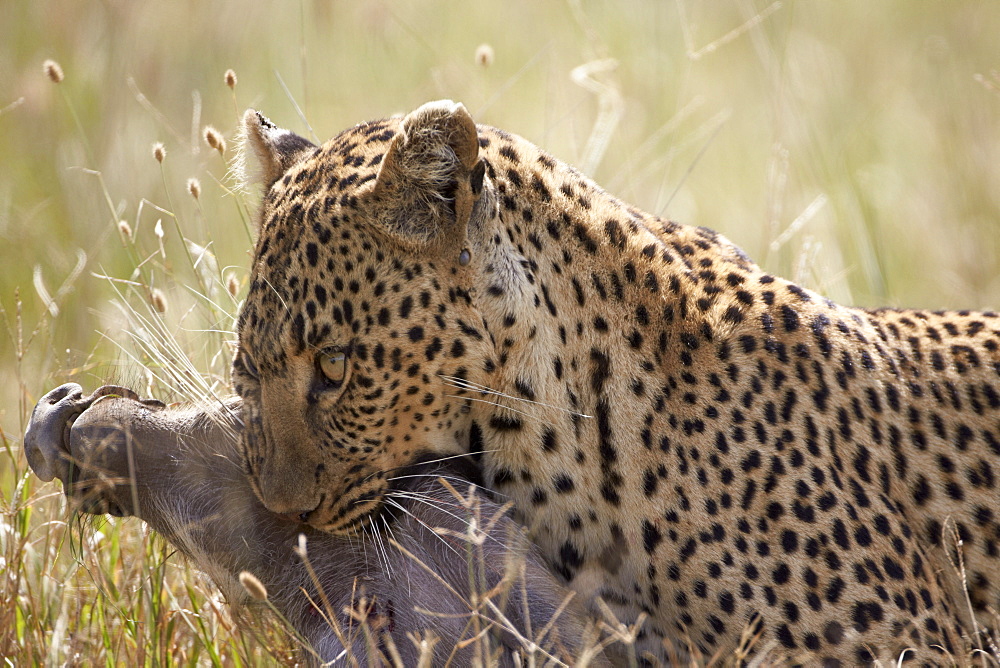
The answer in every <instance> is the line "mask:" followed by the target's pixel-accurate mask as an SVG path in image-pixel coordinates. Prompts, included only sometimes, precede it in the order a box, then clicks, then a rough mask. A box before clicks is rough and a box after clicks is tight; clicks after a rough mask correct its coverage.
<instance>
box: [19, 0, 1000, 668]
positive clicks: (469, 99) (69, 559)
mask: <svg viewBox="0 0 1000 668" xmlns="http://www.w3.org/2000/svg"><path fill="white" fill-rule="evenodd" d="M997 34H1000V7H997V6H994V5H992V4H987V3H961V4H957V3H936V4H925V3H920V4H919V5H918V4H916V3H912V2H909V1H908V0H898V1H897V2H882V3H863V2H849V3H795V2H767V1H765V2H759V1H757V2H755V1H751V0H733V1H731V2H728V1H726V2H722V1H720V2H717V3H709V4H705V3H696V2H692V1H691V0H677V1H676V2H662V1H660V0H645V1H641V2H638V1H637V2H631V3H604V4H596V3H585V2H582V1H579V2H572V1H570V2H565V3H561V2H533V1H531V0H515V1H513V2H504V3H499V2H489V3H466V5H464V6H459V5H456V4H454V3H447V2H444V1H443V0H431V1H429V2H410V1H407V0H381V1H379V2H371V3H338V4H330V3H321V2H309V1H307V0H302V1H301V2H299V3H287V2H280V3H279V2H269V3H251V4H248V3H244V2H236V1H234V0H229V1H227V2H220V3H195V4H190V3H188V4H185V5H184V6H183V7H182V6H181V5H177V4H175V3H153V4H150V3H118V2H110V3H100V4H94V3H60V4H59V6H55V5H51V4H49V3H34V2H7V3H0V43H2V44H4V47H3V48H2V49H0V164H2V165H3V169H2V170H0V248H2V249H3V250H2V251H0V253H2V259H0V307H2V312H0V322H2V326H3V331H2V332H0V378H2V380H3V382H2V383H0V431H2V433H0V439H2V440H3V453H2V454H0V459H2V463H0V560H2V561H0V656H4V657H8V660H9V661H10V662H13V664H15V665H32V664H46V665H48V664H52V665H55V664H63V663H81V662H83V663H88V664H98V663H106V664H108V665H111V664H120V663H127V664H132V663H133V662H135V663H142V664H146V663H162V664H181V665H201V664H222V665H242V664H244V663H250V664H257V663H267V662H270V661H272V660H274V659H277V660H279V661H283V662H293V661H294V660H296V659H295V655H294V654H291V653H290V650H287V649H280V648H281V647H285V648H287V647H288V645H287V644H282V642H281V641H280V639H279V636H280V631H278V630H276V629H273V628H271V627H267V626H265V627H258V630H257V631H255V633H256V634H257V635H258V636H259V635H261V634H263V638H261V637H254V636H253V635H252V634H250V635H247V634H243V633H241V632H240V631H239V630H237V629H235V628H234V627H233V625H232V622H231V620H230V617H229V615H228V613H227V612H226V608H225V607H224V606H223V605H222V604H221V602H220V601H219V600H218V596H217V594H216V593H215V590H214V589H213V588H212V587H211V586H210V585H209V584H207V583H206V582H205V581H204V580H203V579H202V578H201V577H200V576H199V575H198V574H196V573H194V572H193V571H192V570H191V569H190V568H189V567H188V566H187V565H186V564H185V562H184V561H183V560H180V559H176V558H174V559H170V558H168V557H169V554H170V548H169V547H168V546H166V545H164V544H163V543H162V542H160V541H158V540H148V539H147V537H146V536H144V535H143V530H142V527H141V526H139V523H138V522H134V521H133V522H128V521H125V522H118V521H104V520H100V521H98V522H96V523H95V524H94V526H88V527H85V528H83V530H82V531H81V530H79V528H78V527H73V526H71V525H70V524H68V523H67V518H68V514H67V509H66V507H65V503H64V500H63V498H62V496H61V494H60V490H59V487H58V484H55V485H53V484H44V485H43V484H40V483H39V482H38V481H37V480H36V479H34V478H33V477H32V476H31V475H30V473H29V472H28V470H27V464H26V463H25V461H24V457H23V455H22V453H21V451H20V441H21V434H22V433H23V431H24V426H25V423H26V420H27V419H28V416H29V415H30V410H31V406H32V405H33V403H34V402H35V401H36V400H37V399H38V398H39V397H40V396H41V394H42V393H44V392H45V391H47V390H48V389H50V388H51V387H53V386H55V385H57V384H59V383H62V382H66V381H71V380H72V381H76V382H80V383H81V384H83V385H84V386H85V388H88V389H92V388H93V387H96V386H97V385H99V384H101V383H102V382H104V381H106V380H111V379H113V380H118V381H121V382H124V383H126V384H130V385H132V386H133V387H135V388H136V389H137V390H140V391H143V392H145V393H146V394H150V395H155V396H159V397H162V398H165V399H167V400H176V399H182V398H185V397H190V396H204V395H205V394H208V393H213V392H221V391H224V389H225V387H226V384H227V378H228V363H229V350H228V348H227V342H228V341H229V340H230V338H231V336H230V334H229V332H230V331H231V330H232V321H231V314H232V313H233V311H234V308H235V306H236V304H237V302H238V299H239V294H240V289H241V287H242V282H243V280H244V277H245V268H246V265H247V255H246V252H247V248H248V245H249V243H250V238H251V230H250V227H251V224H250V214H249V213H248V212H249V211H250V210H251V209H252V203H248V201H247V200H246V198H245V197H244V196H243V195H241V194H237V193H233V192H231V191H230V184H229V182H228V181H227V159H228V158H229V153H230V152H231V150H232V149H231V144H232V139H233V132H234V129H235V127H236V121H237V118H238V115H239V113H240V112H241V111H242V109H243V108H244V107H246V106H251V105H253V106H257V107H260V108H262V109H263V110H264V111H265V112H266V113H268V114H269V115H270V116H271V117H272V118H274V119H275V120H276V121H278V122H280V123H282V124H283V125H286V126H289V127H292V128H293V129H295V130H297V131H299V132H301V133H303V134H305V135H306V136H309V135H314V138H326V137H328V136H330V135H332V134H333V133H334V132H336V131H337V130H339V129H340V128H342V127H344V126H347V125H349V124H352V123H354V122H357V121H360V120H363V119H367V118H371V117H376V116H382V115H386V114H388V113H393V112H399V111H405V110H409V109H412V108H415V107H416V106H418V105H419V104H420V103H422V102H424V101H426V100H429V99H434V98H439V97H450V98H453V99H456V100H462V101H464V102H465V103H466V105H467V107H468V108H469V109H470V110H471V111H472V113H473V115H474V116H475V117H476V118H477V120H480V121H482V122H486V123H490V124H493V125H498V126H501V127H504V128H506V129H509V130H512V131H515V132H518V133H520V134H522V135H524V136H526V137H528V138H529V139H531V140H533V141H535V142H536V143H539V144H541V145H543V146H545V147H546V148H547V149H548V150H550V151H551V152H552V153H553V154H555V155H558V156H560V157H562V158H564V159H566V160H567V161H569V162H571V163H575V164H580V165H586V168H587V169H588V170H589V171H591V172H592V174H593V175H594V176H595V177H596V178H597V180H598V181H599V182H600V183H602V184H604V185H605V186H607V187H608V189H609V190H611V191H612V192H615V193H616V194H619V195H620V196H621V197H623V198H624V199H626V200H628V201H630V202H634V203H636V204H637V205H639V206H641V207H643V208H645V209H647V210H650V211H653V212H656V213H659V214H663V215H667V216H670V217H672V218H674V219H677V220H680V221H683V222H686V223H691V224H698V225H707V226H709V227H712V228H714V229H717V230H719V231H721V232H723V233H724V234H726V235H727V236H729V237H730V238H731V239H733V240H734V241H735V242H736V243H738V244H739V245H741V246H742V247H743V248H744V249H745V250H747V252H748V253H749V254H750V255H751V256H752V257H754V258H755V259H757V260H758V261H759V262H761V263H762V264H764V265H765V266H766V267H768V268H769V269H770V270H772V271H774V272H777V273H781V274H784V275H788V276H790V277H792V278H795V279H797V280H799V281H801V282H803V283H805V284H806V285H809V286H810V287H814V288H816V289H819V290H821V291H823V292H825V293H827V294H828V295H830V296H831V297H834V298H835V299H838V300H841V301H845V302H849V303H854V304H860V305H876V304H891V305H911V306H923V307H931V308H937V307H945V306H948V307H956V308H985V307H990V306H993V307H996V306H1000V272H998V271H997V266H998V260H1000V215H998V213H1000V211H998V210H1000V141H997V137H998V135H1000V133H998V131H1000V77H998V75H997V73H996V70H997V69H998V68H1000V64H998V62H997V60H996V58H997V52H996V35H997ZM482 45H485V48H484V47H483V46H482ZM46 59H53V60H54V61H56V62H58V63H59V64H60V65H61V71H59V70H57V69H55V68H53V67H51V66H48V65H46V66H45V67H44V68H43V63H44V62H45V61H46ZM227 68H234V69H235V71H236V72H237V73H238V74H239V80H238V83H237V80H236V77H235V76H232V77H229V76H228V75H227V74H226V71H227ZM57 74H58V76H57ZM57 79H58V80H59V81H58V83H57V82H56V80H57ZM215 128H217V129H215ZM157 142H161V143H162V144H161V145H162V147H163V150H164V155H162V160H157V159H154V156H153V153H152V147H153V145H154V144H155V143H157ZM189 179H196V182H197V188H195V187H193V186H192V185H190V182H189ZM195 191H197V192H195ZM121 303H129V304H132V306H133V310H132V311H129V310H128V309H125V310H123V309H121V308H120V306H117V305H116V304H121ZM164 331H165V332H167V333H168V334H169V336H166V337H163V339H162V340H159V341H158V340H157V336H158V335H157V332H164ZM123 332H125V333H123ZM128 332H131V333H133V334H138V336H136V337H134V338H133V337H132V336H131V334H128ZM157 341H158V342H157ZM150 342H155V343H153V344H152V347H150V346H151V343H150ZM154 349H155V351H154ZM154 353H155V354H154ZM186 360H191V361H192V363H191V365H190V366H188V365H187V362H186ZM163 366H166V367H169V368H170V369H171V370H172V373H170V374H165V373H163V369H162V368H161V367H163ZM262 639H263V640H266V644H272V645H274V646H275V647H278V648H279V649H275V650H273V651H274V654H273V655H269V654H267V653H266V652H265V651H264V650H262V649H261V642H259V641H260V640H262ZM706 659H707V658H706ZM976 660H979V659H976Z"/></svg>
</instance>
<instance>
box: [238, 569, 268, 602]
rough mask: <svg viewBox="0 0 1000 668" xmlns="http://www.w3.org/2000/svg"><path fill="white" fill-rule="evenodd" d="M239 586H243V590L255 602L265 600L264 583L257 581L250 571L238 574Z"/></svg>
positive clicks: (265, 588) (265, 589) (265, 590)
mask: <svg viewBox="0 0 1000 668" xmlns="http://www.w3.org/2000/svg"><path fill="white" fill-rule="evenodd" d="M240 584H241V585H243V588H244V589H246V590H247V593H248V594H250V596H251V597H253V598H254V599H255V600H257V601H266V600H267V587H265V586H264V583H263V582H261V581H260V580H258V579H257V576H256V575H254V574H253V573H251V572H250V571H241V572H240Z"/></svg>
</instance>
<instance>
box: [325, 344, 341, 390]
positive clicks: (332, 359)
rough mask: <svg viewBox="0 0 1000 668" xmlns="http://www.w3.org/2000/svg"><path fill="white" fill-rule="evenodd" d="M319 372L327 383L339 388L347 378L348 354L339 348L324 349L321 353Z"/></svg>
mask: <svg viewBox="0 0 1000 668" xmlns="http://www.w3.org/2000/svg"><path fill="white" fill-rule="evenodd" d="M319 370H320V371H322V372H323V375H324V376H326V379H327V381H329V382H330V383H331V384H333V385H336V386H339V385H340V384H341V383H343V382H344V378H346V377H347V354H346V353H345V352H344V351H342V350H339V349H337V348H324V349H323V350H321V351H320V353H319Z"/></svg>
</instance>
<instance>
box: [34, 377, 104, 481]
mask: <svg viewBox="0 0 1000 668" xmlns="http://www.w3.org/2000/svg"><path fill="white" fill-rule="evenodd" d="M88 405H89V400H88V399H87V398H85V397H84V396H83V388H81V387H80V386H79V385H77V384H76V383H66V384H65V385H60V386H59V387H57V388H56V389H54V390H52V391H51V392H49V393H48V394H46V395H45V396H44V397H42V398H41V399H40V400H39V401H38V403H37V404H36V405H35V409H34V410H33V411H32V412H31V420H30V421H29V422H28V428H27V430H26V431H25V432H24V454H25V456H26V457H27V458H28V465H29V466H30V467H31V470H32V471H34V472H35V475H37V476H38V477H39V478H41V479H42V480H43V481H45V482H48V481H50V480H52V479H53V478H55V477H56V476H57V475H58V476H59V477H60V478H63V477H64V476H65V475H66V474H65V472H64V471H63V469H64V468H65V465H66V462H67V460H66V457H65V456H66V453H67V452H68V449H67V444H66V442H65V439H66V426H67V425H68V424H69V421H70V420H71V419H72V418H73V417H75V416H76V415H78V414H79V413H81V412H82V411H83V410H84V409H85V408H86V407H87V406H88ZM60 474H63V475H60Z"/></svg>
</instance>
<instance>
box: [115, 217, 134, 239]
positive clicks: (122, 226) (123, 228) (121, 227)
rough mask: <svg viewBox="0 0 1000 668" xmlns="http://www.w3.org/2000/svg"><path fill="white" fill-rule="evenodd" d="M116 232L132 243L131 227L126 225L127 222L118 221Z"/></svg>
mask: <svg viewBox="0 0 1000 668" xmlns="http://www.w3.org/2000/svg"><path fill="white" fill-rule="evenodd" d="M118 231H119V232H121V234H122V236H123V237H125V239H126V240H127V241H132V226H131V225H129V224H128V221H127V220H119V221H118Z"/></svg>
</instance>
